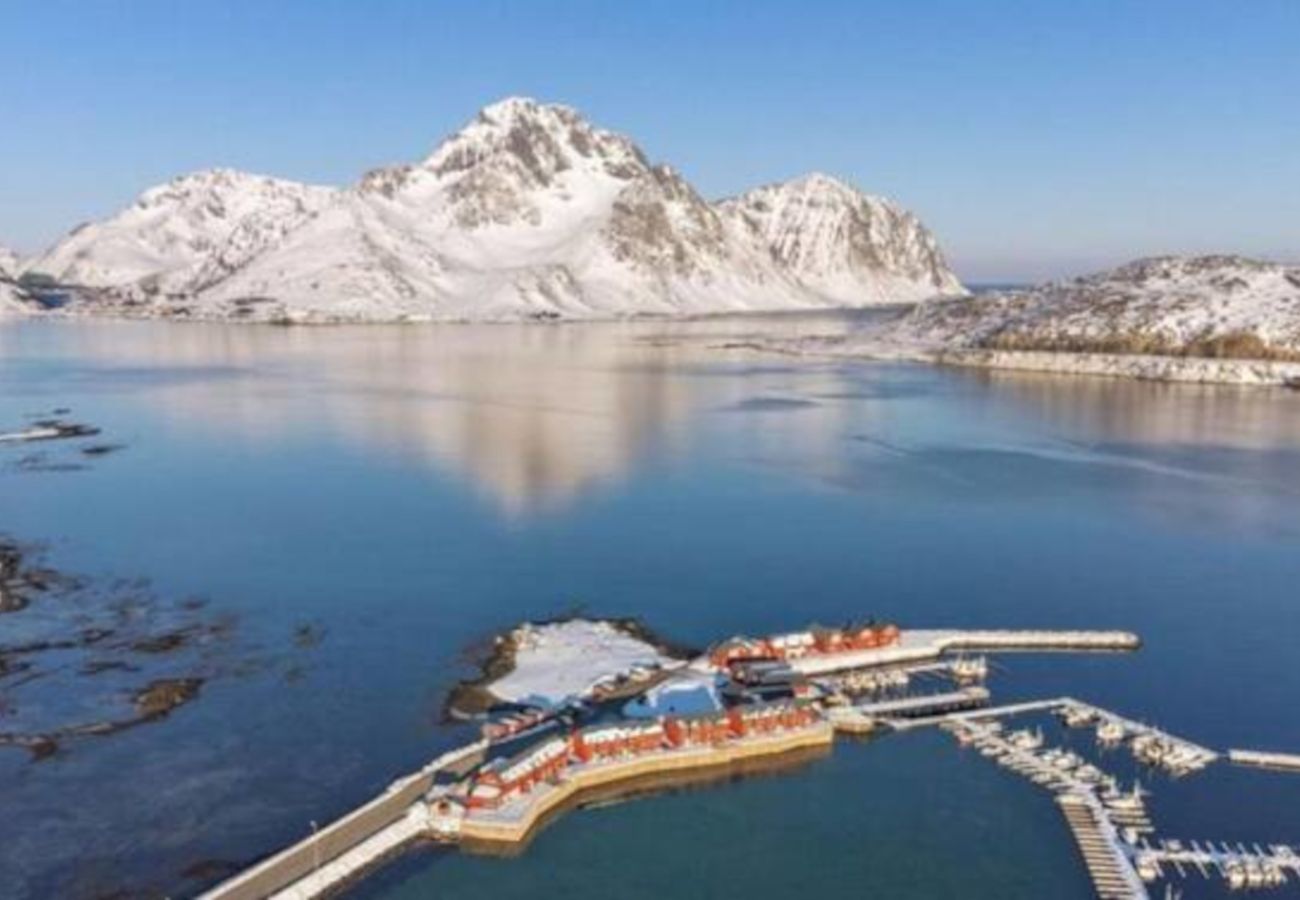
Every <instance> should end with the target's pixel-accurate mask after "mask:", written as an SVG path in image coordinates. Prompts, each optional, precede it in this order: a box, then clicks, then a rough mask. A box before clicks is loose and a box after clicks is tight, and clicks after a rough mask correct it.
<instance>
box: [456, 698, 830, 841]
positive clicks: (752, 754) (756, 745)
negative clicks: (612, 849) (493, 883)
mask: <svg viewBox="0 0 1300 900" xmlns="http://www.w3.org/2000/svg"><path fill="white" fill-rule="evenodd" d="M833 739H834V729H833V728H832V726H831V724H830V723H829V722H827V721H824V720H823V721H819V722H817V723H814V724H812V725H809V726H808V727H805V728H800V729H798V730H796V731H794V732H791V733H788V734H777V735H773V736H765V737H759V738H754V739H751V740H746V741H734V742H725V743H721V744H715V745H708V746H702V747H687V748H682V749H675V750H666V751H663V752H657V753H653V754H649V755H646V756H630V757H627V758H620V759H616V760H613V761H610V762H605V761H592V762H589V763H578V764H575V765H573V766H570V767H569V768H568V769H567V770H566V771H565V772H564V775H563V777H562V778H558V779H554V780H549V781H545V782H543V783H541V784H540V785H539V786H538V787H536V788H534V789H533V790H532V791H530V792H528V793H521V794H519V795H517V796H516V797H514V798H513V799H511V800H510V801H509V802H507V803H505V804H503V805H502V806H500V807H498V808H495V809H484V810H471V811H470V812H468V813H467V814H466V815H464V817H463V818H461V819H460V821H459V823H453V822H450V821H437V820H436V815H437V814H436V813H435V814H434V815H435V819H434V827H435V829H436V830H437V831H438V832H439V834H440V836H442V837H445V838H449V837H454V838H458V839H459V840H461V841H464V842H466V843H467V844H469V845H471V846H472V847H474V848H475V849H479V850H483V849H487V847H485V845H492V844H508V845H513V844H520V843H523V842H525V841H527V840H528V838H529V837H530V836H531V834H532V833H533V831H534V830H535V829H536V828H537V826H538V825H540V824H541V823H543V822H544V821H546V820H547V819H548V818H549V817H550V815H551V814H552V813H553V812H555V811H557V810H559V809H560V808H562V807H564V806H566V805H569V804H572V803H573V802H574V801H576V800H579V799H580V798H581V796H582V795H583V794H586V793H589V792H592V791H594V790H596V789H599V788H603V787H608V786H611V785H616V784H620V783H623V782H629V783H630V782H635V781H637V780H640V779H644V778H645V777H647V776H666V775H669V774H671V773H678V772H687V771H692V772H695V773H700V772H702V771H706V770H726V769H730V768H736V767H739V766H740V765H742V764H743V763H745V762H746V761H750V760H756V759H758V758H760V757H768V758H780V757H782V756H787V755H792V754H796V753H797V752H798V751H803V750H808V749H810V748H819V747H821V748H829V747H830V745H831V742H832V740H833Z"/></svg>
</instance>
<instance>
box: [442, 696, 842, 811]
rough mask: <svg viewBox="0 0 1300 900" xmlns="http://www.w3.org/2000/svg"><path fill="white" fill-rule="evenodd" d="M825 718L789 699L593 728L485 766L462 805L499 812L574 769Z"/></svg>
mask: <svg viewBox="0 0 1300 900" xmlns="http://www.w3.org/2000/svg"><path fill="white" fill-rule="evenodd" d="M822 717H823V713H822V711H821V710H820V709H819V708H818V707H816V706H814V705H813V704H810V703H805V702H802V701H796V700H785V701H778V702H772V703H757V704H752V705H746V706H735V707H731V708H730V709H726V710H722V711H718V712H711V713H705V714H702V715H695V716H666V717H663V718H661V719H657V720H654V721H651V722H638V723H632V722H619V723H615V724H598V725H592V726H590V727H587V728H581V729H576V730H574V731H573V732H572V733H570V734H568V735H564V736H556V737H552V738H550V739H549V740H546V741H543V742H542V743H540V744H537V745H535V746H533V747H530V748H528V749H527V750H524V751H522V752H521V753H519V754H517V755H515V756H512V757H508V758H500V759H496V760H493V761H491V762H488V763H486V764H484V765H483V766H482V767H481V768H480V769H479V771H478V772H477V773H476V774H475V776H474V777H473V778H472V779H471V780H470V781H469V782H468V784H467V787H466V791H465V794H464V797H463V802H464V805H465V806H466V807H467V808H468V809H471V810H473V809H495V808H497V807H499V806H501V805H503V804H504V803H506V802H508V801H509V800H511V799H513V798H515V797H517V796H519V795H522V794H527V793H529V792H530V791H532V790H533V789H534V788H536V787H537V786H538V785H540V784H542V783H544V782H550V781H555V780H558V779H560V778H561V777H562V776H563V774H564V772H565V771H566V770H567V769H569V768H570V767H573V766H580V765H589V764H597V763H602V762H612V761H615V760H625V759H630V758H634V757H642V756H649V755H652V754H655V753H667V752H672V751H681V750H687V749H692V748H710V747H720V746H724V745H726V744H729V743H731V742H738V741H744V740H746V739H747V738H757V737H766V736H774V735H779V734H781V733H783V732H792V731H798V730H800V729H804V728H807V727H809V726H811V725H813V724H816V723H817V722H820V721H821V719H822Z"/></svg>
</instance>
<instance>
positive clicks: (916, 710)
mask: <svg viewBox="0 0 1300 900" xmlns="http://www.w3.org/2000/svg"><path fill="white" fill-rule="evenodd" d="M989 697H990V694H989V691H988V689H987V688H982V687H968V688H962V689H961V690H958V691H949V692H947V693H942V694H918V695H916V696H912V697H899V698H897V699H893V700H880V701H875V702H870V703H857V704H854V706H853V709H854V710H855V711H857V712H858V713H859V714H861V715H864V716H869V717H871V718H873V719H887V720H894V719H912V718H918V717H932V716H933V715H935V714H943V713H950V712H956V711H959V710H970V709H977V708H979V707H982V706H985V705H986V704H987V703H988V702H989Z"/></svg>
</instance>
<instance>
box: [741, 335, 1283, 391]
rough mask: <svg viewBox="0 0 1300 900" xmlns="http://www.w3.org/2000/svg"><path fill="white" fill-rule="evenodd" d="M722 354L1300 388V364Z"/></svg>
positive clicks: (856, 346) (917, 352)
mask: <svg viewBox="0 0 1300 900" xmlns="http://www.w3.org/2000/svg"><path fill="white" fill-rule="evenodd" d="M719 349H723V350H751V351H754V352H757V353H779V354H781V355H783V356H795V357H821V358H824V359H849V360H858V361H862V362H914V363H924V364H928V365H938V366H960V367H962V368H976V369H990V370H998V371H1011V372H1036V373H1040V374H1048V375H1086V376H1091V377H1101V378H1130V379H1134V380H1137V381H1162V382H1175V383H1182V384H1221V385H1239V386H1251V387H1283V388H1287V387H1293V386H1295V385H1300V363H1296V362H1279V361H1273V360H1259V359H1221V358H1207V357H1191V356H1154V355H1143V354H1126V353H1069V352H1064V351H1056V350H989V349H979V348H964V347H962V348H945V347H934V346H925V345H922V344H919V343H918V344H906V343H898V342H894V341H879V340H871V339H862V340H856V341H846V340H844V339H842V338H838V337H801V338H795V339H779V338H777V339H771V338H768V339H751V340H746V341H737V342H731V343H727V344H722V345H719Z"/></svg>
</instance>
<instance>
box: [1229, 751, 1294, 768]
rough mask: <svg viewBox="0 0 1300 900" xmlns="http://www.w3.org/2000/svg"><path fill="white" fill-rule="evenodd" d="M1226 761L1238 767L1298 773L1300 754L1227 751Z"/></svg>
mask: <svg viewBox="0 0 1300 900" xmlns="http://www.w3.org/2000/svg"><path fill="white" fill-rule="evenodd" d="M1228 760H1229V761H1230V762H1232V763H1233V764H1234V765H1238V766H1255V767H1256V768H1260V769H1274V770H1276V771H1279V772H1300V753H1270V752H1266V751H1262V750H1229V751H1228Z"/></svg>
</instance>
